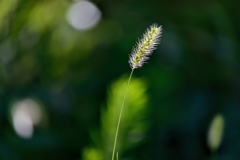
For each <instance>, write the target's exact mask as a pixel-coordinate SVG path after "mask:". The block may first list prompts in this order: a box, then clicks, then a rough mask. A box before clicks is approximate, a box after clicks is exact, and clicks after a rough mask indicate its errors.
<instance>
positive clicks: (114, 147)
mask: <svg viewBox="0 0 240 160" xmlns="http://www.w3.org/2000/svg"><path fill="white" fill-rule="evenodd" d="M133 70H134V69H132V71H131V74H130V76H129V79H128V83H127V88H126V92H125V95H124V98H123V102H122V106H121V110H120V114H119V118H118V124H117V129H116V134H115V139H114V145H113V152H112V160H114V155H115V150H116V145H117V137H118V130H119V126H120V122H121V118H122V111H123V107H124V103H125V99H126V96H127V92H128V86H129V83H130V81H131V78H132V74H133Z"/></svg>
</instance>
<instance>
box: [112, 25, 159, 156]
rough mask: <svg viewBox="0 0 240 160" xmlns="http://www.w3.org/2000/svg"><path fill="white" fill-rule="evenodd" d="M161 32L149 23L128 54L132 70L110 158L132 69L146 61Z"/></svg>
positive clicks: (115, 141) (120, 115)
mask: <svg viewBox="0 0 240 160" xmlns="http://www.w3.org/2000/svg"><path fill="white" fill-rule="evenodd" d="M161 33H162V27H161V26H158V25H157V24H153V25H151V26H150V27H149V28H148V29H147V30H146V32H145V33H144V35H143V37H142V38H141V39H140V40H139V41H138V42H137V45H136V46H135V47H134V48H133V50H132V54H131V55H130V59H129V61H128V62H129V64H130V66H131V68H132V71H131V74H130V76H129V79H128V83H127V88H126V92H125V96H124V98H123V101H122V106H121V110H120V113H119V119H118V123H117V129H116V134H115V138H114V144H113V152H112V160H114V155H115V150H116V144H117V137H118V131H119V126H120V122H121V117H122V111H123V107H124V103H125V99H126V95H127V92H128V86H129V83H130V81H131V78H132V74H133V71H134V69H136V68H139V67H142V66H143V64H144V63H145V62H146V60H148V59H149V57H148V56H149V55H151V54H152V52H153V50H154V49H156V46H157V45H158V44H159V43H160V37H161Z"/></svg>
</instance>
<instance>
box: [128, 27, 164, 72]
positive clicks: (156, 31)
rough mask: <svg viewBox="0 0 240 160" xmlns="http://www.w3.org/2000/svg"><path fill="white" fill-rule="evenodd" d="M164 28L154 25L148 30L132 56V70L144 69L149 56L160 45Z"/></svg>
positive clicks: (130, 61) (130, 62)
mask: <svg viewBox="0 0 240 160" xmlns="http://www.w3.org/2000/svg"><path fill="white" fill-rule="evenodd" d="M161 33H162V27H161V26H158V25H157V24H153V25H151V26H150V28H149V29H147V30H146V32H145V33H144V35H143V37H142V38H141V39H140V40H139V41H138V42H137V45H136V46H135V47H134V48H133V50H132V54H131V55H130V59H129V61H128V62H129V64H130V66H131V68H132V69H135V68H139V67H142V66H143V64H144V63H145V62H146V60H148V59H149V57H148V56H149V55H151V53H152V52H153V50H154V49H156V46H157V45H158V44H159V43H160V37H161Z"/></svg>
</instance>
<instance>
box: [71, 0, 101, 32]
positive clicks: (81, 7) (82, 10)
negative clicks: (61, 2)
mask: <svg viewBox="0 0 240 160" xmlns="http://www.w3.org/2000/svg"><path fill="white" fill-rule="evenodd" d="M100 19H101V11H100V10H99V9H98V8H97V7H96V6H95V5H94V4H93V3H92V2H89V1H83V0H81V1H77V2H75V3H74V4H72V5H71V6H70V8H69V10H68V12H67V21H68V23H69V24H70V25H71V26H72V27H74V28H76V29H78V30H87V29H90V28H93V27H94V26H95V25H96V24H97V23H98V22H99V20H100Z"/></svg>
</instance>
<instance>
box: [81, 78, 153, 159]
mask: <svg viewBox="0 0 240 160" xmlns="http://www.w3.org/2000/svg"><path fill="white" fill-rule="evenodd" d="M126 87H127V79H126V78H125V77H122V78H120V79H119V80H117V81H116V82H114V83H113V84H112V85H111V86H110V88H109V90H108V98H107V107H106V108H103V109H102V112H101V129H100V134H101V136H100V139H97V138H92V140H93V141H94V142H93V143H94V144H95V146H92V147H91V148H86V149H84V151H83V155H84V158H85V159H86V160H88V157H98V159H96V160H102V156H99V155H103V157H104V159H110V157H111V154H112V146H113V141H114V135H115V132H116V126H117V121H118V117H119V112H120V108H121V105H122V100H123V97H124V94H125V92H126ZM146 89H147V86H146V82H145V81H144V80H142V79H137V78H132V80H131V83H130V84H129V90H128V94H127V98H126V102H125V106H124V110H123V116H122V121H121V124H120V131H119V136H118V146H117V149H116V151H118V153H120V155H122V153H124V151H126V150H129V149H132V148H134V147H136V146H137V144H139V143H141V142H143V140H144V138H146V136H145V135H146V131H147V130H148V126H149V121H148V120H147V116H148V113H149V108H148V106H147V102H148V96H147V94H146ZM94 137H95V136H94ZM97 144H98V145H97ZM99 144H100V145H99ZM100 151H101V152H100ZM120 159H121V156H120ZM94 160H95V159H94Z"/></svg>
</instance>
